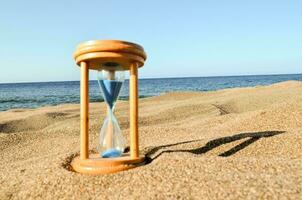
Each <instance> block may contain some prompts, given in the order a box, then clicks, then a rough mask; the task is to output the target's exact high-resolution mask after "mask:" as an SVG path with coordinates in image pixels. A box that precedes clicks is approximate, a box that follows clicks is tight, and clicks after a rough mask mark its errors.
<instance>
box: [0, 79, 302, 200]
mask: <svg viewBox="0 0 302 200" xmlns="http://www.w3.org/2000/svg"><path fill="white" fill-rule="evenodd" d="M139 106H140V111H139V112H140V119H139V120H140V123H139V126H140V127H139V131H140V148H141V154H145V155H146V156H147V160H148V163H147V164H146V165H144V166H141V167H138V168H135V169H132V170H129V171H124V172H120V173H116V174H110V175H100V176H89V175H82V174H78V173H75V172H72V171H70V165H69V164H70V161H71V159H72V158H73V157H74V156H75V155H77V154H78V153H79V147H80V146H79V142H80V140H79V129H80V122H79V121H80V119H79V113H80V112H79V105H76V104H66V105H58V106H52V107H42V108H38V109H14V110H9V111H3V112H0V165H1V168H0V199H1V200H5V199H302V151H301V147H302V82H299V81H287V82H282V83H277V84H273V85H270V86H257V87H250V88H235V89H225V90H220V91H213V92H174V93H167V94H164V95H161V96H156V97H150V98H144V99H140V104H139ZM105 110H106V109H105V104H104V103H91V104H90V117H91V120H90V133H91V134H90V147H91V148H90V149H91V150H92V151H94V150H95V149H96V142H97V137H98V133H99V129H100V126H101V125H102V123H103V119H104V117H105V114H106V112H105ZM115 113H116V116H117V119H118V120H119V122H120V126H121V128H122V130H123V134H124V136H125V138H126V139H127V140H129V134H128V132H129V119H128V115H129V106H128V102H127V101H119V102H118V103H117V106H116V112H115Z"/></svg>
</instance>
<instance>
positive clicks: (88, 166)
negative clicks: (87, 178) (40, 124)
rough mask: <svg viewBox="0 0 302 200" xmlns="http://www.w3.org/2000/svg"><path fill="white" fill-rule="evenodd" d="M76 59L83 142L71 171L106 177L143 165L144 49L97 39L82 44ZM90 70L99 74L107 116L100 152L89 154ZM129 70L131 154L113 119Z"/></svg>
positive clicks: (136, 45) (127, 43)
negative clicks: (141, 95)
mask: <svg viewBox="0 0 302 200" xmlns="http://www.w3.org/2000/svg"><path fill="white" fill-rule="evenodd" d="M74 58H75V61H76V63H77V65H79V66H80V68H81V86H80V89H81V102H80V109H81V129H80V140H81V142H80V155H79V156H77V157H75V158H74V159H73V160H72V162H71V167H72V169H73V170H74V171H76V172H80V173H86V174H107V173H114V172H118V171H122V170H127V169H131V168H134V167H137V166H140V165H142V164H144V156H140V155H139V144H138V141H139V137H138V68H139V67H142V66H143V65H144V62H145V60H146V54H145V52H144V49H143V47H141V46H140V45H138V44H134V43H130V42H126V41H118V40H94V41H88V42H84V43H82V44H80V45H79V46H78V47H77V49H76V51H75V53H74ZM89 69H91V70H96V71H97V73H98V84H99V87H100V89H101V91H102V95H103V98H104V101H105V103H106V105H107V116H106V118H105V120H104V122H103V125H102V127H101V130H100V133H99V138H98V142H97V143H98V145H97V151H98V153H90V152H92V151H89V95H88V93H89V92H88V91H89ZM126 71H129V72H130V76H129V104H130V116H129V121H130V153H124V150H125V145H126V142H125V139H124V137H123V134H122V132H121V129H120V127H119V124H118V121H117V119H116V117H115V116H114V109H115V104H116V101H117V99H118V96H119V93H120V90H121V87H122V84H123V82H124V73H125V72H126Z"/></svg>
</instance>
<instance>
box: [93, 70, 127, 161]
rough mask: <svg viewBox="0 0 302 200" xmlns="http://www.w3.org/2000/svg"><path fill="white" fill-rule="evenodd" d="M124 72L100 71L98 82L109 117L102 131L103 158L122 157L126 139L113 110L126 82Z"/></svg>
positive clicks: (100, 151)
mask: <svg viewBox="0 0 302 200" xmlns="http://www.w3.org/2000/svg"><path fill="white" fill-rule="evenodd" d="M124 77H125V76H124V72H123V71H116V70H114V69H104V70H102V71H99V72H98V83H99V86H100V89H101V91H102V94H103V97H104V101H105V102H106V104H107V117H106V118H105V120H104V123H103V126H102V128H101V131H100V136H99V144H98V151H99V154H100V156H101V157H103V158H112V157H120V156H122V153H123V151H124V149H125V139H124V137H123V135H122V131H121V129H120V127H119V124H118V121H117V119H116V118H115V116H114V114H113V112H114V108H115V104H116V101H117V99H118V96H119V93H120V90H121V88H122V85H123V82H124Z"/></svg>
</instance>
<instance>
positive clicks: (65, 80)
mask: <svg viewBox="0 0 302 200" xmlns="http://www.w3.org/2000/svg"><path fill="white" fill-rule="evenodd" d="M282 75H302V73H289V74H243V75H226V76H223V75H216V76H183V77H181V76H179V77H157V78H156V77H147V78H139V80H148V79H177V78H218V77H239V76H282ZM125 80H129V79H125ZM78 81H80V80H65V81H63V80H62V81H20V82H0V84H22V83H56V82H58V83H59V82H78ZM89 81H96V79H95V80H94V79H92V80H89Z"/></svg>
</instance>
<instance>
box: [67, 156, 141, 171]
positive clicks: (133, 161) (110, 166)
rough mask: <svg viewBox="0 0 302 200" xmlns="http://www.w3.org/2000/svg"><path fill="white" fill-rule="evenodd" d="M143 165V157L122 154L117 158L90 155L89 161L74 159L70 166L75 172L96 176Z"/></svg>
mask: <svg viewBox="0 0 302 200" xmlns="http://www.w3.org/2000/svg"><path fill="white" fill-rule="evenodd" d="M143 164H144V157H138V158H131V157H130V155H129V154H123V156H122V157H118V158H100V156H99V154H92V155H90V156H89V159H85V160H82V159H80V158H79V157H76V158H74V159H73V161H72V163H71V166H72V168H73V170H75V171H76V172H80V173H84V174H92V175H98V174H110V173H116V172H119V171H124V170H128V169H132V168H134V167H138V166H140V165H143Z"/></svg>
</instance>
